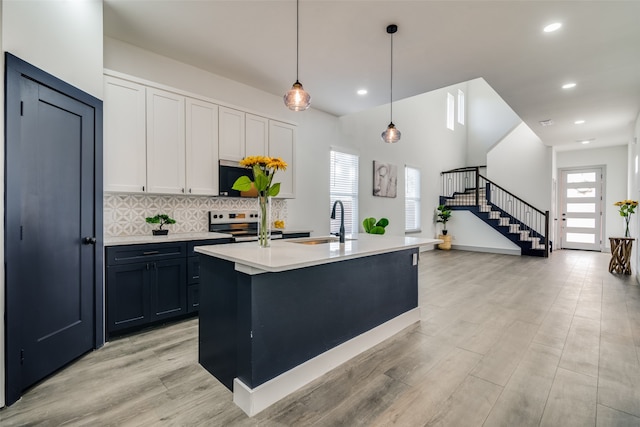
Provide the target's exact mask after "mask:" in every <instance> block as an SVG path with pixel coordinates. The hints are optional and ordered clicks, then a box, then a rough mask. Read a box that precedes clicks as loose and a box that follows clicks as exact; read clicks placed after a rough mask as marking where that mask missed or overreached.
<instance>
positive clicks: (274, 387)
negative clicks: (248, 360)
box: [233, 307, 420, 417]
mask: <svg viewBox="0 0 640 427" xmlns="http://www.w3.org/2000/svg"><path fill="white" fill-rule="evenodd" d="M419 320H420V309H419V308H418V307H416V308H414V309H411V310H409V311H407V312H405V313H403V314H401V315H399V316H398V317H395V318H393V319H391V320H388V321H387V322H385V323H383V324H382V325H380V326H377V327H375V328H373V329H371V330H369V331H367V332H365V333H363V334H360V335H358V336H357V337H355V338H352V339H350V340H349V341H347V342H345V343H342V344H340V345H338V346H336V347H334V348H332V349H330V350H327V351H325V352H324V353H322V354H320V355H318V356H316V357H314V358H313V359H310V360H307V361H306V362H304V363H302V364H300V365H298V366H296V367H295V368H292V369H290V370H288V371H287V372H284V373H282V374H280V375H278V376H277V377H275V378H273V379H272V380H269V381H267V382H266V383H264V384H261V385H259V386H258V387H256V388H253V389H251V388H249V387H248V386H247V385H246V384H244V383H243V382H242V381H240V380H239V379H238V378H235V379H234V380H233V402H234V403H235V404H236V405H238V406H239V407H240V409H242V410H243V411H244V412H245V413H246V414H247V415H249V416H250V417H253V416H254V415H256V414H258V413H259V412H260V411H262V410H264V409H266V408H268V407H269V406H271V405H273V404H274V403H276V402H277V401H278V400H280V399H282V398H283V397H286V396H287V395H289V394H291V393H293V392H294V391H296V390H298V389H299V388H301V387H303V386H305V385H306V384H308V383H310V382H311V381H313V380H315V379H316V378H319V377H321V376H322V375H324V374H326V373H327V372H329V371H330V370H332V369H334V368H336V367H338V366H340V365H341V364H343V363H344V362H346V361H348V360H349V359H351V358H353V357H355V356H357V355H358V354H360V353H362V352H364V351H366V350H369V349H370V348H372V347H374V346H376V345H378V344H380V343H381V342H382V341H384V340H386V339H388V338H390V337H392V336H393V335H395V334H397V333H398V332H400V331H401V330H403V329H404V328H406V327H408V326H410V325H412V324H414V323H415V322H417V321H419Z"/></svg>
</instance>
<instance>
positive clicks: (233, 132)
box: [218, 107, 245, 161]
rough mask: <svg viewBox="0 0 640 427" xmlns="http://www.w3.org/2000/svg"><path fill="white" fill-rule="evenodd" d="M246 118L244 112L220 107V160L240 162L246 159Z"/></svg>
mask: <svg viewBox="0 0 640 427" xmlns="http://www.w3.org/2000/svg"><path fill="white" fill-rule="evenodd" d="M244 116H245V113H244V112H243V111H238V110H234V109H231V108H227V107H219V114H218V117H219V135H220V137H219V139H218V154H219V157H220V159H222V160H237V161H240V160H242V159H243V158H244V156H245V151H244V133H245V128H244V118H245V117H244Z"/></svg>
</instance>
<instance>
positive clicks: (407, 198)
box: [404, 165, 422, 233]
mask: <svg viewBox="0 0 640 427" xmlns="http://www.w3.org/2000/svg"><path fill="white" fill-rule="evenodd" d="M411 171H415V173H416V174H417V177H416V178H414V180H415V183H416V185H415V186H416V187H417V188H416V189H415V194H410V193H414V191H410V190H411V189H410V188H409V186H410V184H411V182H412V180H410V179H409V178H410V177H409V174H410V172H411ZM421 180H422V171H421V170H420V168H417V167H415V166H411V165H405V166H404V232H405V233H420V232H422V198H421V195H422V185H421ZM409 202H413V206H414V208H413V209H412V212H411V213H412V214H413V216H414V218H415V221H414V224H413V225H414V227H413V228H409V224H408V223H409V221H408V216H409V208H408V205H409Z"/></svg>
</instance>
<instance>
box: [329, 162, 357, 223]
mask: <svg viewBox="0 0 640 427" xmlns="http://www.w3.org/2000/svg"><path fill="white" fill-rule="evenodd" d="M329 197H330V199H331V206H333V203H334V202H335V201H336V200H340V201H342V204H343V205H344V228H345V232H346V233H347V234H355V233H357V232H358V156H356V155H353V154H347V153H342V152H340V151H333V150H331V171H330V183H329ZM330 228H331V233H337V232H339V231H340V206H339V205H338V206H337V207H336V219H332V220H331V227H330Z"/></svg>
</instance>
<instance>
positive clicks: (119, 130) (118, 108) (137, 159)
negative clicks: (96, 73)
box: [104, 76, 147, 193]
mask: <svg viewBox="0 0 640 427" xmlns="http://www.w3.org/2000/svg"><path fill="white" fill-rule="evenodd" d="M145 89H146V88H145V87H144V86H142V85H139V84H137V83H133V82H129V81H126V80H120V79H116V78H113V77H110V76H105V81H104V190H105V191H115V192H124V193H142V192H144V191H145V190H146V185H147V176H146V173H147V164H146V161H147V159H146V132H145V100H146V95H145V93H146V92H145Z"/></svg>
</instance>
